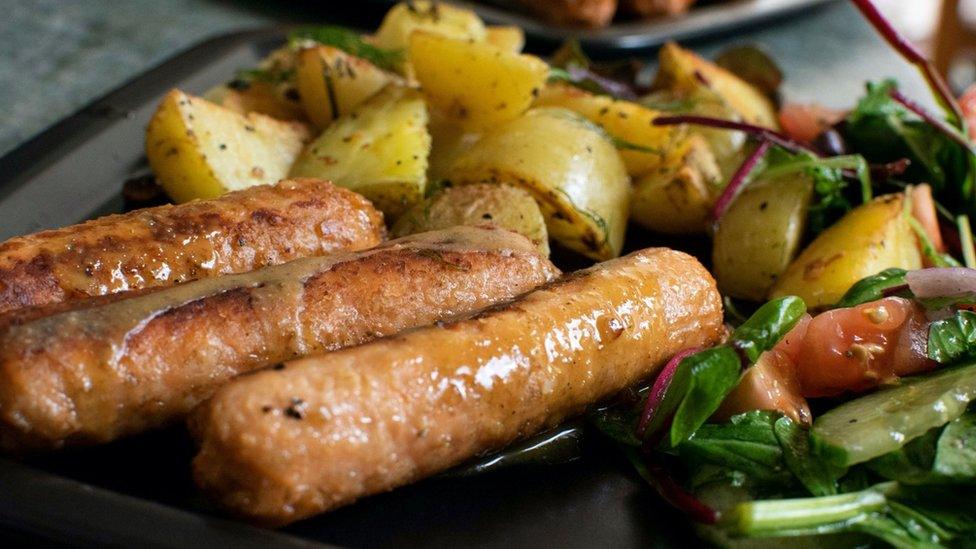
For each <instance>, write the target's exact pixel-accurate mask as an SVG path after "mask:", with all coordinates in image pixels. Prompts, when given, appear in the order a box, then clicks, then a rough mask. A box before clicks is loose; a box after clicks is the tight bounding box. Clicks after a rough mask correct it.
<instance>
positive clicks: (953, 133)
mask: <svg viewBox="0 0 976 549" xmlns="http://www.w3.org/2000/svg"><path fill="white" fill-rule="evenodd" d="M888 95H889V96H890V97H891V99H892V100H894V101H895V102H896V103H898V104H899V105H901V106H903V107H905V108H906V109H908V110H910V111H912V112H913V113H915V114H916V115H917V116H918V117H919V118H921V119H922V120H924V121H925V122H926V123H927V124H929V125H930V126H932V127H933V128H935V129H937V130H939V132H940V133H942V134H943V135H945V136H946V137H948V138H949V139H951V140H952V141H955V142H956V143H958V144H959V145H961V146H962V147H964V148H965V149H966V150H968V151H969V152H970V153H972V154H976V147H974V146H973V142H972V141H970V139H969V137H968V136H966V135H963V134H962V133H961V132H960V131H959V130H957V129H956V128H954V127H952V126H950V125H949V124H946V123H945V122H944V121H942V120H941V119H940V118H939V117H938V116H935V115H934V114H932V113H930V112H929V111H928V110H926V108H925V107H923V106H922V105H919V104H918V103H917V102H915V101H913V100H912V99H909V98H908V97H906V96H905V95H904V94H902V93H901V92H900V91H898V90H894V89H893V90H891V91H890V92H888Z"/></svg>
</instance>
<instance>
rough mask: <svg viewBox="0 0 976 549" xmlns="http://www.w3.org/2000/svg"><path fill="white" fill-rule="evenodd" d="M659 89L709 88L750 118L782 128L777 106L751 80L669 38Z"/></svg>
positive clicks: (661, 56)
mask: <svg viewBox="0 0 976 549" xmlns="http://www.w3.org/2000/svg"><path fill="white" fill-rule="evenodd" d="M658 62H659V64H660V69H659V70H658V73H657V78H656V79H655V82H654V87H655V88H656V89H664V90H671V91H673V92H677V93H693V92H694V91H695V90H697V89H701V88H703V87H704V88H707V89H709V90H711V91H713V92H715V93H716V94H718V95H719V96H721V97H722V98H723V99H725V101H726V102H728V104H729V105H730V106H731V107H732V108H733V109H734V110H735V111H736V112H737V113H739V115H740V116H742V118H743V119H744V120H745V121H746V122H750V123H753V124H758V125H760V126H766V127H768V128H778V127H779V122H778V119H777V117H776V106H775V105H773V102H772V101H770V100H769V98H768V97H766V96H765V95H763V93H762V92H760V91H759V90H758V89H756V88H755V87H753V86H752V85H751V84H749V83H748V82H746V81H745V80H742V79H741V78H739V77H738V76H736V75H734V74H732V73H731V72H729V71H727V70H725V69H723V68H722V67H719V66H718V65H716V64H714V63H712V62H711V61H707V60H705V59H702V58H701V57H699V56H698V55H697V54H695V53H694V52H692V51H689V50H686V49H684V48H682V47H681V46H679V45H677V44H675V43H673V42H669V43H667V44H665V46H664V47H663V48H662V49H661V53H660V54H659V56H658Z"/></svg>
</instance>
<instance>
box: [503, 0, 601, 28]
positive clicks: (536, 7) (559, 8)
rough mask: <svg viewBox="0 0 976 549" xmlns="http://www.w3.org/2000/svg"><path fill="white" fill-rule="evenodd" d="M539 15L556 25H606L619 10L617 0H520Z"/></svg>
mask: <svg viewBox="0 0 976 549" xmlns="http://www.w3.org/2000/svg"><path fill="white" fill-rule="evenodd" d="M520 3H521V4H522V5H523V6H525V7H526V8H528V9H530V10H531V11H533V12H534V13H535V14H536V15H538V16H539V17H541V18H543V19H545V20H547V21H549V22H550V23H554V24H556V25H568V26H579V27H605V26H607V25H609V24H610V21H611V20H612V19H613V15H614V13H616V11H617V0H520Z"/></svg>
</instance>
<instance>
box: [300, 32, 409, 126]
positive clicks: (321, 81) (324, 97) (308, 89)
mask: <svg viewBox="0 0 976 549" xmlns="http://www.w3.org/2000/svg"><path fill="white" fill-rule="evenodd" d="M297 58H298V59H297V63H296V68H295V75H296V77H295V80H296V84H297V86H298V92H299V95H300V97H301V101H302V105H303V106H304V107H305V112H306V113H307V114H308V118H309V120H311V121H312V123H313V124H315V126H316V127H318V128H319V129H322V128H325V127H326V126H328V125H329V124H330V123H331V122H332V121H333V120H335V119H336V118H338V117H339V116H342V115H344V114H348V113H350V112H352V111H353V110H354V109H355V108H356V107H358V106H359V105H360V104H362V103H363V102H365V101H366V100H368V99H369V98H370V97H373V96H374V95H376V94H377V93H379V92H380V90H382V89H383V88H384V87H385V86H386V85H387V84H389V83H391V82H394V81H398V80H399V79H398V78H397V77H396V76H395V75H393V74H390V73H387V72H386V71H384V70H382V69H380V68H379V67H377V66H376V65H373V64H372V63H370V62H369V61H367V60H365V59H360V58H359V57H356V56H354V55H349V54H348V53H346V52H344V51H342V50H340V49H337V48H333V47H331V46H321V45H319V46H313V47H309V48H305V49H303V50H301V51H299V52H298V53H297Z"/></svg>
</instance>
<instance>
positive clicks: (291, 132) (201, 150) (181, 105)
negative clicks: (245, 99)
mask: <svg viewBox="0 0 976 549" xmlns="http://www.w3.org/2000/svg"><path fill="white" fill-rule="evenodd" d="M309 137H310V132H309V129H308V127H307V126H305V125H304V124H301V123H298V122H286V121H282V120H276V119H274V118H271V117H270V116H265V115H263V114H258V113H253V112H252V113H248V114H241V113H238V112H235V111H233V110H231V109H228V108H226V107H222V106H220V105H215V104H213V103H211V102H209V101H206V100H204V99H201V98H199V97H193V96H191V95H188V94H186V93H183V92H182V91H180V90H173V91H171V92H169V93H168V94H167V95H166V97H164V98H163V101H162V102H161V103H160V104H159V107H158V108H157V109H156V113H155V114H154V115H153V117H152V119H151V120H150V121H149V127H148V128H147V129H146V156H147V157H148V159H149V165H150V166H151V167H152V169H153V172H155V174H156V178H157V180H158V181H159V184H160V185H162V187H163V189H165V190H166V193H167V194H168V195H169V196H170V197H171V198H172V199H173V200H175V201H176V202H186V201H188V200H193V199H195V198H214V197H217V196H220V195H222V194H224V193H225V192H228V191H236V190H239V189H243V188H246V187H251V186H253V185H262V184H265V183H274V182H277V181H278V180H281V179H284V178H285V177H286V176H287V175H288V170H289V169H290V168H291V165H292V163H293V162H294V160H295V158H296V157H297V156H298V154H299V153H300V152H301V150H302V147H303V146H304V145H305V143H306V142H307V141H308V139H309Z"/></svg>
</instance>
